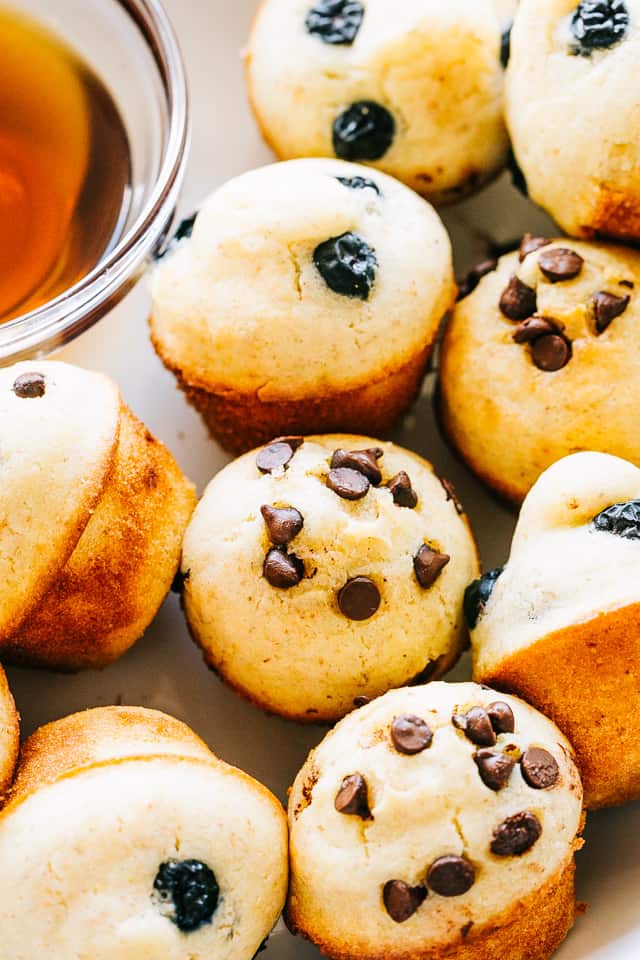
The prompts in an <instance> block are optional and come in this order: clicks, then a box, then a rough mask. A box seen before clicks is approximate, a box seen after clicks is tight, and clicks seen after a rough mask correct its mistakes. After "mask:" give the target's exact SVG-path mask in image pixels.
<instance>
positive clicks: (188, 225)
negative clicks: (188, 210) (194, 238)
mask: <svg viewBox="0 0 640 960" xmlns="http://www.w3.org/2000/svg"><path fill="white" fill-rule="evenodd" d="M197 216H198V214H197V213H192V214H191V216H190V217H185V219H184V220H181V221H180V223H179V224H178V228H177V230H176V232H175V233H174V234H173V236H172V237H171V239H170V240H169V242H168V243H167V245H166V246H165V247H164V248H163V249H162V250H161V251H160V253H157V254H156V256H155V260H156V261H158V260H162V258H163V257H166V255H167V254H168V253H169V252H170V251H171V250H173V248H174V247H175V246H176V244H177V243H180V241H181V240H188V239H189V237H190V236H191V234H192V233H193V226H194V224H195V222H196V217H197Z"/></svg>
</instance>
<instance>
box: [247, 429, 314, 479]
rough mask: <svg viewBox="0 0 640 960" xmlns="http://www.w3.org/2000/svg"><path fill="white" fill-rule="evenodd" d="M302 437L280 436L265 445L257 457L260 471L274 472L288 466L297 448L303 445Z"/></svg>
mask: <svg viewBox="0 0 640 960" xmlns="http://www.w3.org/2000/svg"><path fill="white" fill-rule="evenodd" d="M303 443H304V440H303V438H302V437H280V438H278V439H277V440H274V441H273V443H270V444H269V446H268V447H263V448H262V450H260V452H259V453H258V456H257V457H256V466H257V467H258V470H259V471H260V473H272V472H273V471H274V470H279V469H280V468H281V467H282V468H284V467H287V466H288V464H289V462H290V460H291V458H292V457H293V455H294V453H295V452H296V450H297V449H298V448H299V447H301V446H302V444H303Z"/></svg>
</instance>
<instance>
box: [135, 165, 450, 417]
mask: <svg viewBox="0 0 640 960" xmlns="http://www.w3.org/2000/svg"><path fill="white" fill-rule="evenodd" d="M151 286H152V298H153V305H152V318H151V326H152V335H153V338H154V342H155V344H156V347H157V348H158V350H159V352H160V354H161V356H162V358H163V360H165V362H166V363H167V364H168V365H169V366H171V367H172V368H174V369H176V370H178V371H180V372H181V374H182V376H183V377H184V379H185V380H186V381H187V382H188V383H189V384H190V385H191V386H195V387H202V388H204V389H207V390H211V391H215V390H233V391H238V392H244V393H253V392H257V394H258V396H259V397H260V399H262V400H270V399H287V398H289V399H300V398H302V397H304V396H305V395H306V394H311V395H318V394H320V395H323V394H324V393H326V392H330V391H333V390H336V389H350V388H352V387H357V386H361V385H362V384H364V383H366V382H368V381H370V380H372V379H382V378H383V377H384V376H385V375H386V374H387V373H389V372H393V370H394V369H396V368H397V367H399V366H401V365H402V364H404V363H405V362H407V361H408V360H410V359H412V358H414V357H415V355H416V354H417V353H419V352H420V351H422V350H424V349H425V348H426V347H427V346H429V345H430V344H431V342H432V341H433V339H434V337H435V334H436V331H437V329H438V326H439V323H440V320H441V319H442V316H443V314H444V313H445V311H446V310H447V309H448V308H449V307H450V305H451V302H452V299H453V294H454V280H453V272H452V263H451V246H450V243H449V239H448V237H447V234H446V231H445V229H444V227H443V225H442V223H441V222H440V219H439V218H438V216H437V214H436V213H435V212H434V211H433V210H432V208H431V207H430V206H429V205H428V204H427V203H425V201H423V200H421V199H420V198H419V197H417V196H416V195H415V194H413V193H412V192H411V191H410V190H408V189H407V188H406V187H404V186H402V185H401V184H399V183H397V182H395V181H394V180H392V179H390V178H388V177H385V176H384V175H383V174H380V173H377V172H376V173H372V172H371V171H370V170H366V169H364V168H361V167H357V166H353V165H349V164H343V163H341V162H339V161H332V160H299V161H294V162H291V163H287V164H276V165H272V166H269V167H265V168H263V169H260V170H256V171H253V172H251V173H247V174H244V175H243V176H241V177H238V178H237V179H235V180H231V181H230V182H229V183H227V184H225V186H223V187H221V188H220V189H219V190H217V191H216V192H215V193H213V194H212V195H211V196H210V197H209V199H208V200H207V201H206V202H205V204H204V206H203V207H202V210H201V211H200V213H199V215H198V217H197V218H196V220H195V224H194V225H193V233H192V235H191V236H190V237H189V236H187V237H185V238H183V239H182V240H181V241H180V242H178V243H177V244H176V245H175V247H174V248H173V249H172V250H170V252H168V253H167V254H166V255H165V257H164V258H163V259H162V260H161V261H160V263H159V264H158V265H157V266H156V268H155V271H154V273H153V277H152V283H151Z"/></svg>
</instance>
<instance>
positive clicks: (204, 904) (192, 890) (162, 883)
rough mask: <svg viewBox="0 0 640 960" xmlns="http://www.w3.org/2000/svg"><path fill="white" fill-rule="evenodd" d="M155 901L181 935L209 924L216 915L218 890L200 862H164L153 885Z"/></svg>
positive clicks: (215, 881) (206, 869) (204, 864)
mask: <svg viewBox="0 0 640 960" xmlns="http://www.w3.org/2000/svg"><path fill="white" fill-rule="evenodd" d="M153 889H154V891H155V893H154V900H155V902H156V903H158V904H159V905H160V906H161V907H163V906H164V905H167V906H166V907H165V910H166V913H165V910H162V912H163V914H164V915H165V916H167V917H168V918H169V919H170V920H171V921H172V922H173V923H175V925H176V926H177V927H178V929H179V930H182V932H183V933H192V932H193V931H194V930H197V929H198V928H199V927H201V926H202V925H203V924H205V923H210V922H211V918H212V917H213V915H214V913H215V912H216V907H217V906H218V900H219V897H220V888H219V887H218V882H217V880H216V878H215V874H214V873H213V871H212V870H211V868H210V867H208V866H207V865H206V863H201V862H200V860H167V861H166V862H165V863H161V864H160V867H159V869H158V873H157V874H156V878H155V880H154V881H153Z"/></svg>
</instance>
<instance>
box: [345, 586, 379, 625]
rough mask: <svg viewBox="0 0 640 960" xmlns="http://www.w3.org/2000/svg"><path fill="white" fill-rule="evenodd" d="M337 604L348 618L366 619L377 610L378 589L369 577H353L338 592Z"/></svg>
mask: <svg viewBox="0 0 640 960" xmlns="http://www.w3.org/2000/svg"><path fill="white" fill-rule="evenodd" d="M338 606H339V607H340V610H341V611H342V613H343V614H344V615H345V617H347V618H348V619H349V620H368V619H369V618H370V617H372V616H373V615H374V613H377V611H378V607H379V606H380V591H379V590H378V588H377V587H376V585H375V583H374V582H373V580H370V579H369V577H354V578H353V580H347V582H346V583H345V585H344V587H343V588H342V590H341V591H340V593H339V594H338Z"/></svg>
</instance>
